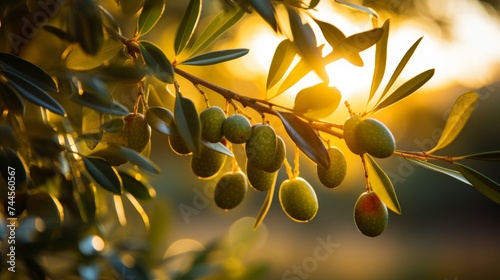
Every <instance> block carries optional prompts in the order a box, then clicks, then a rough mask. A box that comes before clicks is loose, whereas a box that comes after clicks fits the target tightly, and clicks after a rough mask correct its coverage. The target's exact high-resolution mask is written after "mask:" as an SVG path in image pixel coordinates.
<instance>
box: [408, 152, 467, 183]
mask: <svg viewBox="0 0 500 280" xmlns="http://www.w3.org/2000/svg"><path fill="white" fill-rule="evenodd" d="M406 160H409V161H410V162H413V163H414V164H416V165H419V166H421V167H424V168H427V169H429V170H432V171H436V172H439V173H443V174H445V175H448V176H450V177H452V178H454V179H457V180H459V181H461V182H463V183H466V184H468V185H470V184H471V183H469V181H467V179H465V177H464V176H463V175H462V174H460V172H458V171H456V170H453V169H449V168H446V167H442V166H439V165H435V164H432V163H430V162H427V161H423V160H419V159H412V158H406Z"/></svg>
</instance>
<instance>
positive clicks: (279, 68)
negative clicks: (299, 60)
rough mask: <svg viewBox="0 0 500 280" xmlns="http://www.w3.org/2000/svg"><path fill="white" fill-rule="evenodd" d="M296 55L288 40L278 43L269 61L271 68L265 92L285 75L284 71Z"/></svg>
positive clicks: (292, 45)
mask: <svg viewBox="0 0 500 280" xmlns="http://www.w3.org/2000/svg"><path fill="white" fill-rule="evenodd" d="M296 54H297V50H296V49H295V46H294V44H293V43H292V42H291V41H290V40H289V39H285V40H283V41H281V43H279V45H278V46H277V47H276V51H275V52H274V55H273V60H272V61H271V66H270V67H269V73H268V74H267V83H266V89H267V90H269V89H270V88H271V87H273V86H274V85H275V84H276V83H277V82H278V81H279V80H281V78H282V77H283V75H285V73H286V70H287V69H288V68H289V67H290V65H291V64H292V62H293V59H294V57H295V55H296Z"/></svg>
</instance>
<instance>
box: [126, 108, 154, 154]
mask: <svg viewBox="0 0 500 280" xmlns="http://www.w3.org/2000/svg"><path fill="white" fill-rule="evenodd" d="M123 133H124V134H125V136H126V138H127V143H128V144H127V147H128V148H130V149H132V150H135V151H136V152H138V153H141V152H142V151H143V150H144V148H146V146H147V145H148V143H149V140H150V139H151V128H150V127H149V125H148V123H147V122H146V118H144V116H143V115H142V114H140V113H137V114H134V113H130V114H129V115H127V116H126V117H125V125H124V127H123Z"/></svg>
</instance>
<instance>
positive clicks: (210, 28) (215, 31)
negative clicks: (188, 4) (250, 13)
mask: <svg viewBox="0 0 500 280" xmlns="http://www.w3.org/2000/svg"><path fill="white" fill-rule="evenodd" d="M244 15H245V11H244V10H243V9H231V10H228V11H222V12H220V13H219V14H217V15H216V16H215V17H214V18H213V19H212V21H210V23H209V24H208V25H207V26H206V27H205V28H204V29H203V31H202V33H201V34H200V36H199V37H198V39H196V41H195V42H194V44H193V47H192V48H191V50H190V51H189V56H190V57H191V56H194V55H196V54H199V53H200V52H202V51H203V50H204V49H206V48H207V47H208V46H210V45H211V44H212V43H213V42H214V41H215V40H216V39H217V38H219V36H221V35H222V34H223V33H224V32H226V31H227V30H228V29H229V28H231V27H232V26H233V25H235V24H236V23H237V22H238V21H239V20H240V19H241V18H242V17H243V16H244Z"/></svg>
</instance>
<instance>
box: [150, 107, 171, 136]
mask: <svg viewBox="0 0 500 280" xmlns="http://www.w3.org/2000/svg"><path fill="white" fill-rule="evenodd" d="M146 121H147V122H148V124H149V125H150V126H151V127H152V128H153V129H154V130H156V131H158V132H160V133H163V134H165V135H170V134H172V131H173V130H174V129H175V128H174V114H173V113H172V112H171V111H170V110H168V109H166V108H164V107H159V106H155V107H149V109H148V110H147V111H146Z"/></svg>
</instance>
